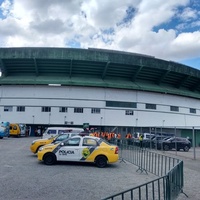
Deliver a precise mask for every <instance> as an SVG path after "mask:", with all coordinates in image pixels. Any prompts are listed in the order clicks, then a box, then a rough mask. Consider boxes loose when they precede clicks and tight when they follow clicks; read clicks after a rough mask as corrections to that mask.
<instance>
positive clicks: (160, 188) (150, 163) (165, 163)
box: [102, 141, 187, 200]
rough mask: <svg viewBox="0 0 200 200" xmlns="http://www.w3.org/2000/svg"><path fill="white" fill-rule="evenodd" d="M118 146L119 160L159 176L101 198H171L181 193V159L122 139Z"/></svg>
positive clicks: (170, 199)
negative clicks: (127, 142) (130, 143)
mask: <svg viewBox="0 0 200 200" xmlns="http://www.w3.org/2000/svg"><path fill="white" fill-rule="evenodd" d="M118 146H119V155H120V160H121V162H122V161H124V162H125V161H127V162H130V163H132V164H134V165H136V166H138V169H137V171H140V172H141V173H143V172H145V173H146V174H147V173H148V172H149V173H152V174H154V175H156V176H159V178H157V179H155V180H152V181H150V182H147V183H145V184H142V185H139V186H136V187H134V188H130V189H128V190H125V191H122V192H119V193H117V194H114V195H111V196H108V197H106V198H104V199H102V200H109V199H112V200H120V199H121V200H126V199H127V200H134V199H135V200H144V199H145V200H173V199H176V198H177V197H178V195H179V194H180V193H183V186H184V180H183V161H182V160H179V159H177V158H173V157H169V156H165V155H162V154H158V153H156V152H151V151H149V150H147V149H142V148H139V147H138V146H133V145H127V144H126V143H125V142H123V141H121V143H118ZM184 194H185V193H184ZM185 195H186V194H185ZM186 196H187V195H186Z"/></svg>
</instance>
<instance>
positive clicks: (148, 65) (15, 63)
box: [0, 48, 200, 133]
mask: <svg viewBox="0 0 200 200" xmlns="http://www.w3.org/2000/svg"><path fill="white" fill-rule="evenodd" d="M0 68H1V71H2V76H1V78H0V84H1V86H0V94H1V97H0V113H1V114H0V120H1V121H9V122H16V123H25V124H29V125H30V126H76V127H82V126H83V124H84V123H88V124H89V125H90V127H95V128H105V129H109V130H114V129H116V127H121V129H120V131H121V132H124V133H126V132H134V131H135V130H136V129H137V127H143V128H144V129H145V127H146V128H147V127H162V128H164V127H165V128H167V127H169V128H170V127H176V126H177V127H178V126H179V127H192V126H199V121H200V106H199V105H200V87H199V83H200V71H199V70H196V69H193V68H190V67H188V66H184V65H181V64H179V63H175V62H171V61H164V60H160V59H156V58H154V57H151V56H146V55H140V54H131V53H127V52H120V51H111V50H101V49H66V48H1V49H0ZM118 131H119V130H118Z"/></svg>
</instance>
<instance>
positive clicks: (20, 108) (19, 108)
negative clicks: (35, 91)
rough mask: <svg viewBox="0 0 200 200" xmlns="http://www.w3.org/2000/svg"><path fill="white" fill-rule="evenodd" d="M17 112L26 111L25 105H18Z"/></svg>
mask: <svg viewBox="0 0 200 200" xmlns="http://www.w3.org/2000/svg"><path fill="white" fill-rule="evenodd" d="M17 112H25V106H17Z"/></svg>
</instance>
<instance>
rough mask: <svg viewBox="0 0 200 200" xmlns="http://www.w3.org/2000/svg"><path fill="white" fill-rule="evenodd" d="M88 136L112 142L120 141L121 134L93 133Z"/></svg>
mask: <svg viewBox="0 0 200 200" xmlns="http://www.w3.org/2000/svg"><path fill="white" fill-rule="evenodd" d="M90 135H92V136H95V137H99V138H103V139H105V140H107V141H114V140H116V139H117V140H121V134H120V133H117V134H116V133H114V132H94V133H91V134H90Z"/></svg>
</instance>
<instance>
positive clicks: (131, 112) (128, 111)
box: [125, 110, 134, 115]
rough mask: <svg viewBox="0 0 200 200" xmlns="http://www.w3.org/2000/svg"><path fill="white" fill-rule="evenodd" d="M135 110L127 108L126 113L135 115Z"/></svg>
mask: <svg viewBox="0 0 200 200" xmlns="http://www.w3.org/2000/svg"><path fill="white" fill-rule="evenodd" d="M133 114H134V112H133V110H126V112H125V115H133Z"/></svg>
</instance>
